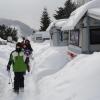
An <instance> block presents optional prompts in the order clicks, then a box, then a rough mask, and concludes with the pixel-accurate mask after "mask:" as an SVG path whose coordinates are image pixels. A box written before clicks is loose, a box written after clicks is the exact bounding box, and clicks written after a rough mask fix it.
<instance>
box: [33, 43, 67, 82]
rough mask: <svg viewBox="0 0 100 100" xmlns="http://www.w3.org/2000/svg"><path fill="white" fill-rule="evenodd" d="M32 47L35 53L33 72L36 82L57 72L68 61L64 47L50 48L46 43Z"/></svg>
mask: <svg viewBox="0 0 100 100" xmlns="http://www.w3.org/2000/svg"><path fill="white" fill-rule="evenodd" d="M49 42H50V41H49ZM33 47H34V53H35V59H34V60H35V65H34V67H35V68H34V72H35V75H36V77H37V80H40V79H41V78H43V77H44V76H47V75H49V74H52V73H55V72H57V71H58V70H60V69H61V68H63V66H64V65H65V64H66V63H67V62H68V61H69V60H68V58H67V48H66V47H50V45H48V41H46V42H44V43H42V44H40V45H38V46H37V47H36V44H34V46H33Z"/></svg>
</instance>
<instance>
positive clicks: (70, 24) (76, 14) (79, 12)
mask: <svg viewBox="0 0 100 100" xmlns="http://www.w3.org/2000/svg"><path fill="white" fill-rule="evenodd" d="M96 7H100V0H93V1H90V2H88V3H86V4H84V5H82V6H81V7H79V8H77V9H76V10H75V11H73V12H72V13H71V16H70V17H69V19H68V21H67V23H66V24H65V25H64V26H63V27H62V30H72V29H74V28H75V26H76V25H77V23H78V22H79V21H80V19H81V18H82V17H83V16H84V14H85V13H86V12H87V11H88V10H89V9H92V8H96Z"/></svg>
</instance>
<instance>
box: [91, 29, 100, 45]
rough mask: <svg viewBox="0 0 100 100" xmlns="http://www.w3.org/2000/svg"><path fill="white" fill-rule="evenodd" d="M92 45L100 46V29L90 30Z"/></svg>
mask: <svg viewBox="0 0 100 100" xmlns="http://www.w3.org/2000/svg"><path fill="white" fill-rule="evenodd" d="M90 44H100V28H99V29H90Z"/></svg>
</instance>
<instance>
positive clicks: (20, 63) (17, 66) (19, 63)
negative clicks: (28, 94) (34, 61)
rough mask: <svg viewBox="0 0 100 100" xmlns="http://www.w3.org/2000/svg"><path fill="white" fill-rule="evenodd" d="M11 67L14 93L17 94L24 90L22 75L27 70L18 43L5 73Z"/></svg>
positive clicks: (24, 57)
mask: <svg viewBox="0 0 100 100" xmlns="http://www.w3.org/2000/svg"><path fill="white" fill-rule="evenodd" d="M11 65H12V67H13V71H14V92H17V93H19V89H24V75H25V73H26V70H27V60H26V56H25V54H24V51H22V48H21V43H20V42H18V43H17V44H16V50H14V51H12V52H11V54H10V58H9V62H8V65H7V71H10V66H11Z"/></svg>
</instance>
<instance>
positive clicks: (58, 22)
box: [47, 19, 67, 31]
mask: <svg viewBox="0 0 100 100" xmlns="http://www.w3.org/2000/svg"><path fill="white" fill-rule="evenodd" d="M66 22H67V19H60V20H55V21H53V22H52V23H51V24H50V25H49V27H48V28H47V31H50V30H51V29H52V27H56V28H59V29H60V28H62V27H63V25H65V23H66Z"/></svg>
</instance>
